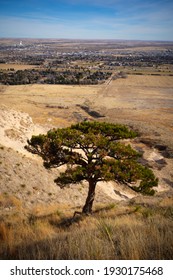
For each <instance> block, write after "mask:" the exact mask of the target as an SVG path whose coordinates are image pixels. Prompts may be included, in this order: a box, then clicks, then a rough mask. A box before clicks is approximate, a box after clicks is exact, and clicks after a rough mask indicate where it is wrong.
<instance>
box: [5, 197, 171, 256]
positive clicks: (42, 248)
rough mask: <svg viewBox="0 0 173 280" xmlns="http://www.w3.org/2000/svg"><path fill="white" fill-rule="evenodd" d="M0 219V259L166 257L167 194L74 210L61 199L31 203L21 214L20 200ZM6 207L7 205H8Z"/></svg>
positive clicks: (168, 247) (168, 229)
mask: <svg viewBox="0 0 173 280" xmlns="http://www.w3.org/2000/svg"><path fill="white" fill-rule="evenodd" d="M9 201H10V203H11V204H10V205H13V206H15V207H14V209H15V210H14V209H13V211H11V213H8V215H7V216H6V217H5V219H4V220H3V219H1V222H0V259H45V260H46V259H50V260H52V259H63V260H65V259H69V260H70V259H80V260H82V259H86V260H91V259H95V260H99V259H107V260H109V259H124V260H130V259H132V260H138V259H139V260H142V259H172V258H173V235H172V231H173V198H172V197H171V196H170V197H169V196H168V197H162V198H158V201H159V203H155V201H156V200H154V199H153V198H147V199H146V202H145V198H144V199H143V203H141V202H140V203H137V201H131V202H129V203H128V204H124V205H123V204H122V203H121V204H108V205H106V206H105V205H104V207H103V205H99V206H97V208H96V209H94V213H93V215H92V216H80V215H79V216H76V217H75V218H74V219H72V218H71V217H72V216H73V209H70V208H69V207H68V206H67V205H66V206H65V205H52V206H49V207H47V206H45V207H43V206H37V207H36V208H34V209H33V210H32V211H31V212H30V213H25V215H21V204H20V201H17V199H14V198H12V197H9V196H6V197H5V198H4V197H3V196H2V195H1V197H0V203H1V205H2V204H4V203H6V204H8V203H9ZM9 212H10V211H9Z"/></svg>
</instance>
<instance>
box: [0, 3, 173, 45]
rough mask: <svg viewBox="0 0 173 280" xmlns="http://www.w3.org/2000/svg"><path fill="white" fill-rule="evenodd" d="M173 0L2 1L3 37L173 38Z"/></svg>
mask: <svg viewBox="0 0 173 280" xmlns="http://www.w3.org/2000/svg"><path fill="white" fill-rule="evenodd" d="M172 14H173V0H162V1H161V0H142V1H141V0H0V37H15V38H69V39H127V40H163V41H173V16H172Z"/></svg>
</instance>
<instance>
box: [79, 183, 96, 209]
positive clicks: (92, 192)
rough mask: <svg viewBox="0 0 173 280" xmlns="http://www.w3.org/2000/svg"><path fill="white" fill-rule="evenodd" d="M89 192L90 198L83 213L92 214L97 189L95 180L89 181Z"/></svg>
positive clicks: (88, 197)
mask: <svg viewBox="0 0 173 280" xmlns="http://www.w3.org/2000/svg"><path fill="white" fill-rule="evenodd" d="M88 182H89V190H88V196H87V199H86V202H85V205H84V207H83V210H82V213H85V214H91V213H92V206H93V202H94V198H95V187H96V182H95V181H93V180H89V181H88Z"/></svg>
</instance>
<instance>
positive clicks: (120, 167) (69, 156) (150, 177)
mask: <svg viewBox="0 0 173 280" xmlns="http://www.w3.org/2000/svg"><path fill="white" fill-rule="evenodd" d="M136 136H137V134H136V133H135V132H134V131H132V130H130V129H128V128H127V127H126V126H124V125H120V124H110V123H105V122H103V123H100V122H81V123H79V124H76V125H72V126H71V127H69V128H62V129H53V130H50V131H48V133H47V134H46V135H38V136H32V138H31V140H28V145H27V146H26V148H27V150H29V151H30V152H32V153H35V154H38V155H39V156H41V157H42V159H43V161H44V166H45V167H46V168H56V167H60V166H61V165H64V164H65V165H66V166H67V168H66V171H65V172H62V173H60V176H59V177H58V178H57V179H55V182H56V183H57V184H58V185H59V186H61V187H62V188H63V187H65V186H67V185H69V184H72V183H73V184H74V183H78V182H81V181H83V180H86V181H87V182H88V184H89V189H88V196H87V198H86V202H85V205H84V206H83V211H82V212H83V213H86V214H90V213H91V212H92V206H93V201H94V197H95V188H96V185H97V183H98V182H100V181H106V182H108V181H111V180H113V181H117V182H120V183H123V184H126V185H127V186H128V187H129V188H131V189H133V190H135V191H136V192H141V193H143V194H149V195H152V194H154V190H153V189H152V187H153V186H157V184H158V179H157V178H155V176H154V174H153V172H152V171H151V170H150V169H148V168H147V167H144V166H142V165H141V164H140V163H139V162H138V158H139V157H140V156H141V155H140V154H139V153H138V152H136V151H135V150H134V149H132V148H131V146H130V145H125V144H124V143H122V142H121V141H120V140H121V139H128V138H134V137H136ZM132 183H133V184H132ZM134 183H136V186H134Z"/></svg>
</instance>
